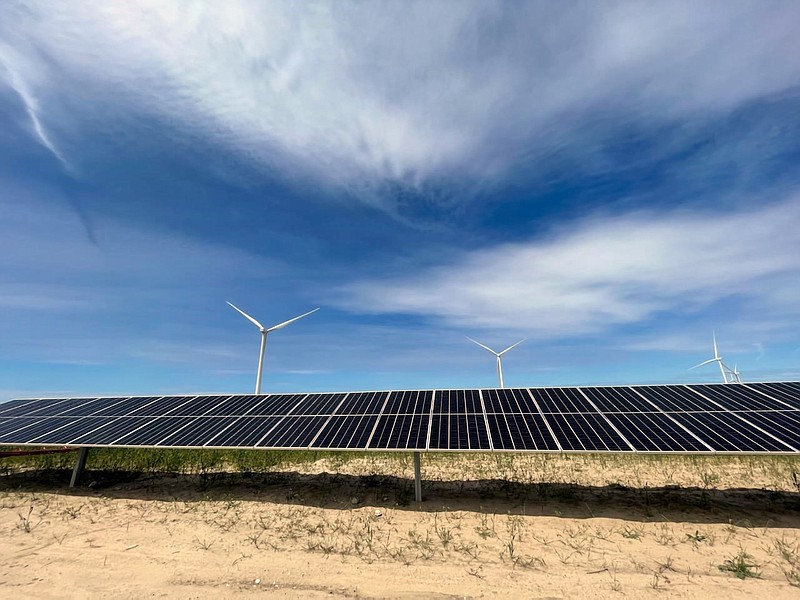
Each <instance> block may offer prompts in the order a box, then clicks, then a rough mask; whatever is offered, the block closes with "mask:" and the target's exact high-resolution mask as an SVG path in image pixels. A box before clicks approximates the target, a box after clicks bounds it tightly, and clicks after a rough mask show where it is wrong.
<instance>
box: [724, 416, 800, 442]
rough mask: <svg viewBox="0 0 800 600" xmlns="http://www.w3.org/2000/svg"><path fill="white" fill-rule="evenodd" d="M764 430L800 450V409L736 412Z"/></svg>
mask: <svg viewBox="0 0 800 600" xmlns="http://www.w3.org/2000/svg"><path fill="white" fill-rule="evenodd" d="M737 414H738V415H739V416H741V417H742V418H744V419H747V420H748V421H750V422H751V423H753V424H754V425H756V426H758V427H760V428H761V429H763V430H764V431H766V432H768V433H771V434H772V435H774V436H775V437H777V438H778V439H780V440H783V441H784V442H786V443H787V444H788V445H790V446H792V447H793V448H794V449H795V450H800V411H796V410H793V411H786V412H774V411H773V412H745V413H737Z"/></svg>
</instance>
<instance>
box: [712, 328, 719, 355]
mask: <svg viewBox="0 0 800 600" xmlns="http://www.w3.org/2000/svg"><path fill="white" fill-rule="evenodd" d="M711 336H712V337H713V339H714V358H719V352H718V351H717V333H716V332H715V331H712V332H711Z"/></svg>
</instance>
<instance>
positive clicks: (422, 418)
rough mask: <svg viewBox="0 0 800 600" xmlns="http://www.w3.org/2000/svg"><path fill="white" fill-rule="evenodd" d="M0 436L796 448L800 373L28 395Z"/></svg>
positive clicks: (388, 446)
mask: <svg viewBox="0 0 800 600" xmlns="http://www.w3.org/2000/svg"><path fill="white" fill-rule="evenodd" d="M0 445H37V446H39V445H42V446H44V445H58V446H64V445H68V446H121V447H161V448H164V447H170V448H176V447H185V448H263V449H287V450H288V449H320V450H322V449H325V450H406V451H427V450H432V451H540V452H548V451H549V452H731V453H736V452H742V453H782V454H792V453H797V452H798V451H799V450H800V383H795V382H779V383H748V384H729V385H722V384H715V385H658V386H626V387H580V388H578V387H562V388H520V389H483V390H417V391H387V392H351V393H325V394H270V395H234V396H161V397H157V396H152V397H113V398H107V397H102V398H49V399H48V398H38V399H24V400H13V401H10V402H7V403H4V404H0Z"/></svg>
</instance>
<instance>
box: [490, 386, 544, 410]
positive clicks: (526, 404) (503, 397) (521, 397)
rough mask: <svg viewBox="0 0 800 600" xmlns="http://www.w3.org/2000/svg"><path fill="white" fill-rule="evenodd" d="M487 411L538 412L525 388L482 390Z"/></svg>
mask: <svg viewBox="0 0 800 600" xmlns="http://www.w3.org/2000/svg"><path fill="white" fill-rule="evenodd" d="M481 393H482V394H483V403H484V404H485V405H486V412H487V413H526V414H534V415H535V414H539V408H538V407H537V406H536V403H535V402H534V401H533V398H531V395H530V393H529V392H528V390H527V389H496V390H483V391H482V392H481Z"/></svg>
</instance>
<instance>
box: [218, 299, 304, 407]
mask: <svg viewBox="0 0 800 600" xmlns="http://www.w3.org/2000/svg"><path fill="white" fill-rule="evenodd" d="M225 302H227V303H228V304H229V305H230V306H231V308H233V309H234V310H236V312H238V313H239V314H241V315H242V316H243V317H244V318H245V319H247V320H248V321H250V322H251V323H252V324H253V325H255V326H256V327H258V330H259V331H260V332H261V351H260V352H259V354H258V372H257V373H256V394H260V393H261V375H262V374H263V372H264V350H265V349H266V347H267V334H268V333H269V332H270V331H275V330H276V329H282V328H284V327H286V326H287V325H289V324H290V323H294V322H295V321H297V320H299V319H302V318H303V317H307V316H308V315H310V314H311V313H315V312H317V311H318V310H319V308H315V309H314V310H310V311H308V312H307V313H303V314H302V315H300V316H299V317H294V318H293V319H289V320H288V321H284V322H283V323H278V324H277V325H273V326H272V327H264V326H263V325H262V324H261V323H259V322H258V321H256V320H255V319H254V318H253V317H251V316H250V315H248V314H247V313H246V312H244V311H243V310H242V309H241V308H239V307H238V306H236V305H234V304H232V303H231V302H228V301H227V300H226V301H225Z"/></svg>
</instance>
